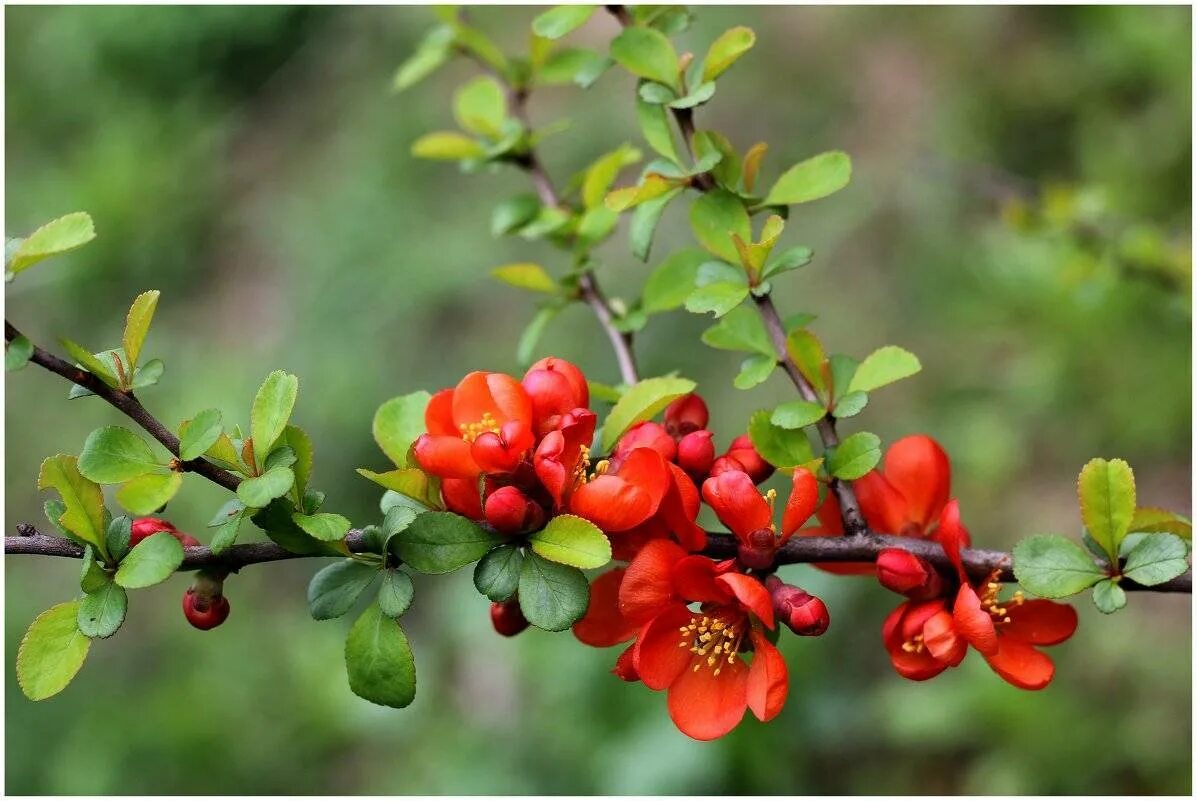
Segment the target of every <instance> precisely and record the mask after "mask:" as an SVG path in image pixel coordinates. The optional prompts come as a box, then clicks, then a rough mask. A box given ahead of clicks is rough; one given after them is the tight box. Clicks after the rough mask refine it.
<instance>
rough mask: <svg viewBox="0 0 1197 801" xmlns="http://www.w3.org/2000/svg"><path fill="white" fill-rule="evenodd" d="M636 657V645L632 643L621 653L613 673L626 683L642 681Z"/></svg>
mask: <svg viewBox="0 0 1197 801" xmlns="http://www.w3.org/2000/svg"><path fill="white" fill-rule="evenodd" d="M678 650H679V651H680V650H681V649H680V648H679V649H678ZM635 656H636V643H632V644H631V645H629V646H628V647H627V648H624V649H623V651H621V652H620V654H619V659H616V660H615V667H613V668H611V672H612V673H614V674H615V675H616V676H619V678H621V679H623V680H624V681H640V674H639V673H637V672H636V659H635Z"/></svg>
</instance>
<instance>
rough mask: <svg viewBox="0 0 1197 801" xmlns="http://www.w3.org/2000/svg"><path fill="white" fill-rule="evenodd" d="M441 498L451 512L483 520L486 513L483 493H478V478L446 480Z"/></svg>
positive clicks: (442, 482)
mask: <svg viewBox="0 0 1197 801" xmlns="http://www.w3.org/2000/svg"><path fill="white" fill-rule="evenodd" d="M441 497H442V498H444V500H445V508H446V509H448V510H449V511H450V512H456V513H457V514H459V515H463V516H465V517H468V518H470V519H471V520H482V519H484V518H485V517H486V512H485V511H484V510H483V508H482V493H480V492H479V491H478V479H476V478H446V479H444V480H443V481H441Z"/></svg>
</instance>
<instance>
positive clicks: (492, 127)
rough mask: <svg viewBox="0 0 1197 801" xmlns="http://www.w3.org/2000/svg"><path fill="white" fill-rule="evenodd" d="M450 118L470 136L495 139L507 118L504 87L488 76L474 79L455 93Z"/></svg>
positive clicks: (501, 133)
mask: <svg viewBox="0 0 1197 801" xmlns="http://www.w3.org/2000/svg"><path fill="white" fill-rule="evenodd" d="M453 115H454V116H455V117H456V118H457V124H458V125H460V126H461V127H462V128H463V129H465V130H467V131H469V132H470V133H475V134H479V135H481V136H488V137H490V138H491V139H498V138H499V137H501V136H502V135H503V132H502V128H503V120H505V119H506V118H507V98H506V96H505V95H504V94H503V87H502V86H500V85H499V82H498V81H496V80H495V79H494V78H491V77H490V76H486V75H484V76H480V77H478V78H474V79H473V80H472V81H470V82H469V83H467V84H465V85H464V86H462V87H461V88H460V89H458V90H457V92H456V94H454V96H453Z"/></svg>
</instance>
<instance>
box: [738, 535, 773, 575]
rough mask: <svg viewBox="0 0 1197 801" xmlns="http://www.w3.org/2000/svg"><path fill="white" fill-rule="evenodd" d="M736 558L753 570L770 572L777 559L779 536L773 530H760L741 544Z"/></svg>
mask: <svg viewBox="0 0 1197 801" xmlns="http://www.w3.org/2000/svg"><path fill="white" fill-rule="evenodd" d="M736 558H737V559H738V560H739V562H740V564H742V565H743V566H744V567H747V568H750V569H752V570H769V569H770V568H772V567H773V564H774V562H775V561H776V559H777V535H776V534H775V533H774V532H773V529H771V528H758V529H757V530H756V531H754V532H752V533H751V534H749V535H748V537H747V542H742V543H740V546H739V548H738V550H737V552H736Z"/></svg>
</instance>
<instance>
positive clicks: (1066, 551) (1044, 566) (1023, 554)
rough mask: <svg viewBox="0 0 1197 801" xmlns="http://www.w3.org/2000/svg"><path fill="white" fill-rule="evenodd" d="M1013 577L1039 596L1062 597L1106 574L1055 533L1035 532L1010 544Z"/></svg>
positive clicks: (1088, 585) (1073, 544)
mask: <svg viewBox="0 0 1197 801" xmlns="http://www.w3.org/2000/svg"><path fill="white" fill-rule="evenodd" d="M1014 576H1015V577H1016V578H1017V579H1018V583H1019V584H1021V585H1022V586H1023V588H1024V589H1025V590H1027V591H1028V592H1032V593H1034V594H1035V595H1038V596H1040V597H1041V598H1064V597H1065V596H1068V595H1075V594H1076V593H1078V592H1080V591H1081V590H1083V589H1085V588H1087V587H1092V586H1093V585H1094V584H1096V583H1097V582H1099V581H1101V580H1102V579H1103V578H1105V577H1106V574H1105V571H1104V570H1102V569H1101V568H1100V567H1098V566H1097V565H1096V564H1095V563H1094V562H1093V559H1091V558H1090V557H1089V554H1087V553H1085V550H1084V549H1083V548H1082V547H1081V546H1079V545H1077V544H1076V543H1075V542H1073V541H1072V540H1069V539H1065V538H1064V537H1061V536H1059V535H1057V534H1037V535H1035V536H1033V537H1027V538H1026V539H1024V540H1022V541H1021V542H1019V543H1018V544H1017V545H1015V546H1014Z"/></svg>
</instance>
